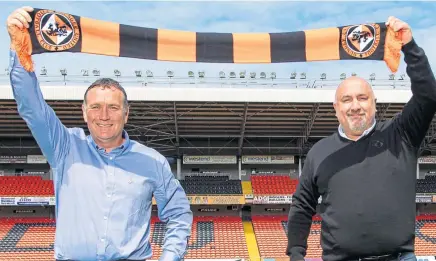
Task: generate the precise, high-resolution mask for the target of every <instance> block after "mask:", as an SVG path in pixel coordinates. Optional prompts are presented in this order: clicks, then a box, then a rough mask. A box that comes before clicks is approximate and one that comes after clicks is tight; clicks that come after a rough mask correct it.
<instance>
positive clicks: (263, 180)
mask: <svg viewBox="0 0 436 261" xmlns="http://www.w3.org/2000/svg"><path fill="white" fill-rule="evenodd" d="M297 184H298V179H291V178H290V177H289V176H287V175H282V176H279V175H272V176H266V175H265V176H260V175H259V176H258V175H253V176H251V186H252V187H253V194H254V195H290V194H293V193H294V192H295V190H296V188H297Z"/></svg>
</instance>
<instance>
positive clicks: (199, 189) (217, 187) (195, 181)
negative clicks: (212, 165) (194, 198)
mask: <svg viewBox="0 0 436 261" xmlns="http://www.w3.org/2000/svg"><path fill="white" fill-rule="evenodd" d="M180 184H181V185H182V187H183V189H184V190H185V192H186V194H188V195H206V194H209V195H210V194H221V195H223V194H225V195H242V185H241V181H240V180H231V179H229V176H185V179H184V180H180Z"/></svg>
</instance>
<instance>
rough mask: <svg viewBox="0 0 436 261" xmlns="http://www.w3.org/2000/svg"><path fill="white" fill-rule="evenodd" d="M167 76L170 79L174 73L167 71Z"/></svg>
mask: <svg viewBox="0 0 436 261" xmlns="http://www.w3.org/2000/svg"><path fill="white" fill-rule="evenodd" d="M167 76H168V77H170V78H171V77H174V72H173V71H171V70H169V71H167Z"/></svg>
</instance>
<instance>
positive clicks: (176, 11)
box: [0, 1, 436, 78]
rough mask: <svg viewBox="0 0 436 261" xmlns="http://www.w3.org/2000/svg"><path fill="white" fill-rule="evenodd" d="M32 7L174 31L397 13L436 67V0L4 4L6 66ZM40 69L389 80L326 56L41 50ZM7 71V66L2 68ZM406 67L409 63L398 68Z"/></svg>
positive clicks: (371, 67) (313, 25)
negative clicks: (13, 35) (250, 59)
mask: <svg viewBox="0 0 436 261" xmlns="http://www.w3.org/2000/svg"><path fill="white" fill-rule="evenodd" d="M22 5H30V6H34V7H38V8H48V9H55V10H58V11H63V12H67V13H70V14H74V15H79V16H86V17H90V18H95V19H101V20H108V21H113V22H117V23H123V24H129V25H136V26H144V27H152V28H165V29H175V30H188V31H198V32H290V31H297V30H306V29H317V28H326V27H333V26H341V25H349V24H359V23H365V22H384V21H386V19H387V18H388V16H390V15H392V16H396V17H398V18H400V19H402V20H404V21H406V22H408V23H409V24H410V25H411V27H412V30H413V34H414V37H415V39H416V41H417V42H418V44H419V45H420V46H421V47H423V48H424V50H425V51H426V53H427V55H428V57H429V59H430V62H431V64H432V65H433V67H434V68H436V67H435V65H436V48H434V47H433V45H434V44H436V33H435V32H436V19H435V14H436V2H417V1H410V2H407V1H400V2H393V1H388V2H377V1H365V2H356V1H337V2H327V1H320V2H316V1H310V2H295V1H288V2H286V1H252V2H251V1H241V2H229V1H204V2H200V1H190V2H185V1H166V2H162V1H159V2H157V1H156V2H150V1H148V2H145V1H133V2H128V1H126V2H114V1H110V2H109V1H106V2H105V1H102V2H97V1H92V2H85V1H80V2H78V1H62V2H54V1H48V2H42V1H29V2H19V1H13V2H12V1H10V2H4V1H2V2H0V17H1V18H2V19H3V22H2V25H3V26H1V27H0V35H1V37H0V50H3V51H0V67H3V68H6V67H7V66H8V59H7V58H8V46H9V37H8V35H7V31H6V28H5V26H4V24H5V23H4V22H5V21H6V18H7V16H8V15H9V13H10V12H12V11H13V10H14V9H16V8H18V7H20V6H22ZM34 61H35V63H36V68H37V70H39V68H41V66H45V67H46V68H47V70H48V74H49V75H59V69H60V68H67V70H68V72H69V73H74V74H80V71H81V69H89V70H90V71H91V70H92V69H94V68H99V69H100V70H101V73H102V74H106V75H109V76H112V75H113V71H114V69H120V70H121V72H122V74H123V75H131V76H133V75H134V70H138V69H140V70H143V71H145V70H147V69H150V70H152V71H153V72H154V74H155V75H165V73H166V71H167V70H173V71H174V72H175V74H176V76H186V75H187V72H188V71H189V70H193V71H194V72H197V71H199V70H205V72H206V76H208V75H212V76H217V75H218V72H219V71H221V70H224V71H225V72H227V73H228V72H230V71H231V70H235V71H236V72H239V71H241V70H246V71H247V73H248V72H250V71H255V72H257V73H258V74H259V73H260V72H261V71H265V72H267V73H269V72H272V71H274V72H276V73H277V77H278V78H288V77H289V75H290V74H291V72H294V71H295V72H297V73H300V72H305V73H306V74H307V76H308V77H314V78H315V77H319V74H320V73H321V72H326V73H327V77H333V76H336V77H337V76H338V75H339V74H340V73H342V72H346V73H347V74H351V73H352V72H356V73H357V74H358V75H362V76H364V77H368V76H369V74H370V73H371V72H375V73H376V74H377V77H378V78H379V77H383V78H387V76H388V74H389V73H390V72H389V70H388V68H387V67H386V65H385V64H384V62H381V61H358V62H354V61H328V62H310V63H284V64H260V65H239V64H204V63H176V62H158V61H147V60H136V59H127V58H115V57H104V56H98V55H89V54H67V53H62V54H43V55H35V56H34ZM3 72H4V69H1V73H3ZM403 72H405V64H404V61H402V63H401V67H400V71H399V73H403Z"/></svg>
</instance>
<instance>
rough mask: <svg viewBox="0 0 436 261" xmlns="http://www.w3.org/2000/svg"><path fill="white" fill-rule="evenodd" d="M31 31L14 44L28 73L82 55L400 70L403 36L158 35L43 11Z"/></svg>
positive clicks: (379, 30) (335, 32)
mask: <svg viewBox="0 0 436 261" xmlns="http://www.w3.org/2000/svg"><path fill="white" fill-rule="evenodd" d="M30 16H31V17H32V22H31V23H30V26H29V28H28V29H27V28H24V29H22V30H19V29H17V30H16V32H15V33H13V34H12V37H11V38H12V43H13V45H14V48H15V50H16V52H17V55H18V58H19V60H20V62H21V64H22V65H23V67H24V68H25V69H26V70H27V71H33V70H34V66H33V62H32V58H31V56H32V55H33V54H42V53H58V52H71V53H74V52H76V53H77V52H78V53H88V54H97V55H107V56H117V57H128V58H136V59H148V60H158V61H173V62H202V63H240V64H241V63H245V64H250V63H257V64H260V63H288V62H311V61H329V60H379V61H384V62H385V63H386V65H387V66H388V68H389V69H390V70H391V72H393V73H395V72H397V70H398V67H399V63H400V51H401V47H402V43H401V38H400V35H399V33H396V32H394V31H393V29H392V28H389V27H387V26H386V25H385V23H366V24H357V25H348V26H339V27H330V28H321V29H313V30H304V31H295V32H279V33H209V32H190V31H179V30H169V29H155V28H147V27H138V26H132V25H125V24H119V23H114V22H110V21H102V20H96V19H92V18H87V17H82V16H76V15H71V14H68V13H63V12H58V11H53V10H48V9H37V8H34V10H33V11H32V12H31V13H30Z"/></svg>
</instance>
